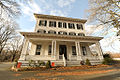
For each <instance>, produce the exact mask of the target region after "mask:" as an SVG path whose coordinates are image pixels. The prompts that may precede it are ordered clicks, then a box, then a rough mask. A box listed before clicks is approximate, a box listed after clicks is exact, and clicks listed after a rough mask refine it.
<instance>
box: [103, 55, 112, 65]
mask: <svg viewBox="0 0 120 80" xmlns="http://www.w3.org/2000/svg"><path fill="white" fill-rule="evenodd" d="M103 57H104V60H103V62H102V63H103V64H106V65H109V64H112V63H113V59H112V58H111V57H110V55H109V54H105V55H103Z"/></svg>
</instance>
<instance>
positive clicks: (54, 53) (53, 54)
mask: <svg viewBox="0 0 120 80" xmlns="http://www.w3.org/2000/svg"><path fill="white" fill-rule="evenodd" d="M51 55H52V56H53V57H55V56H56V40H53V41H52V54H51Z"/></svg>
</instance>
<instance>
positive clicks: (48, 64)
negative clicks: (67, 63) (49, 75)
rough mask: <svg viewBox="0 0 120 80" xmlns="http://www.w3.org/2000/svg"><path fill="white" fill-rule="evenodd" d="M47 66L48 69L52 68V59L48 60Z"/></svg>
mask: <svg viewBox="0 0 120 80" xmlns="http://www.w3.org/2000/svg"><path fill="white" fill-rule="evenodd" d="M46 68H47V69H49V68H51V62H50V61H48V62H47V63H46Z"/></svg>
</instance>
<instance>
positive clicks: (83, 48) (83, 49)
mask: <svg viewBox="0 0 120 80" xmlns="http://www.w3.org/2000/svg"><path fill="white" fill-rule="evenodd" d="M82 53H83V55H84V56H85V55H87V52H86V47H85V46H82Z"/></svg>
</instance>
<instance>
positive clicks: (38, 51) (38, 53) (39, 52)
mask: <svg viewBox="0 0 120 80" xmlns="http://www.w3.org/2000/svg"><path fill="white" fill-rule="evenodd" d="M40 54H41V45H37V47H36V55H40Z"/></svg>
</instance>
